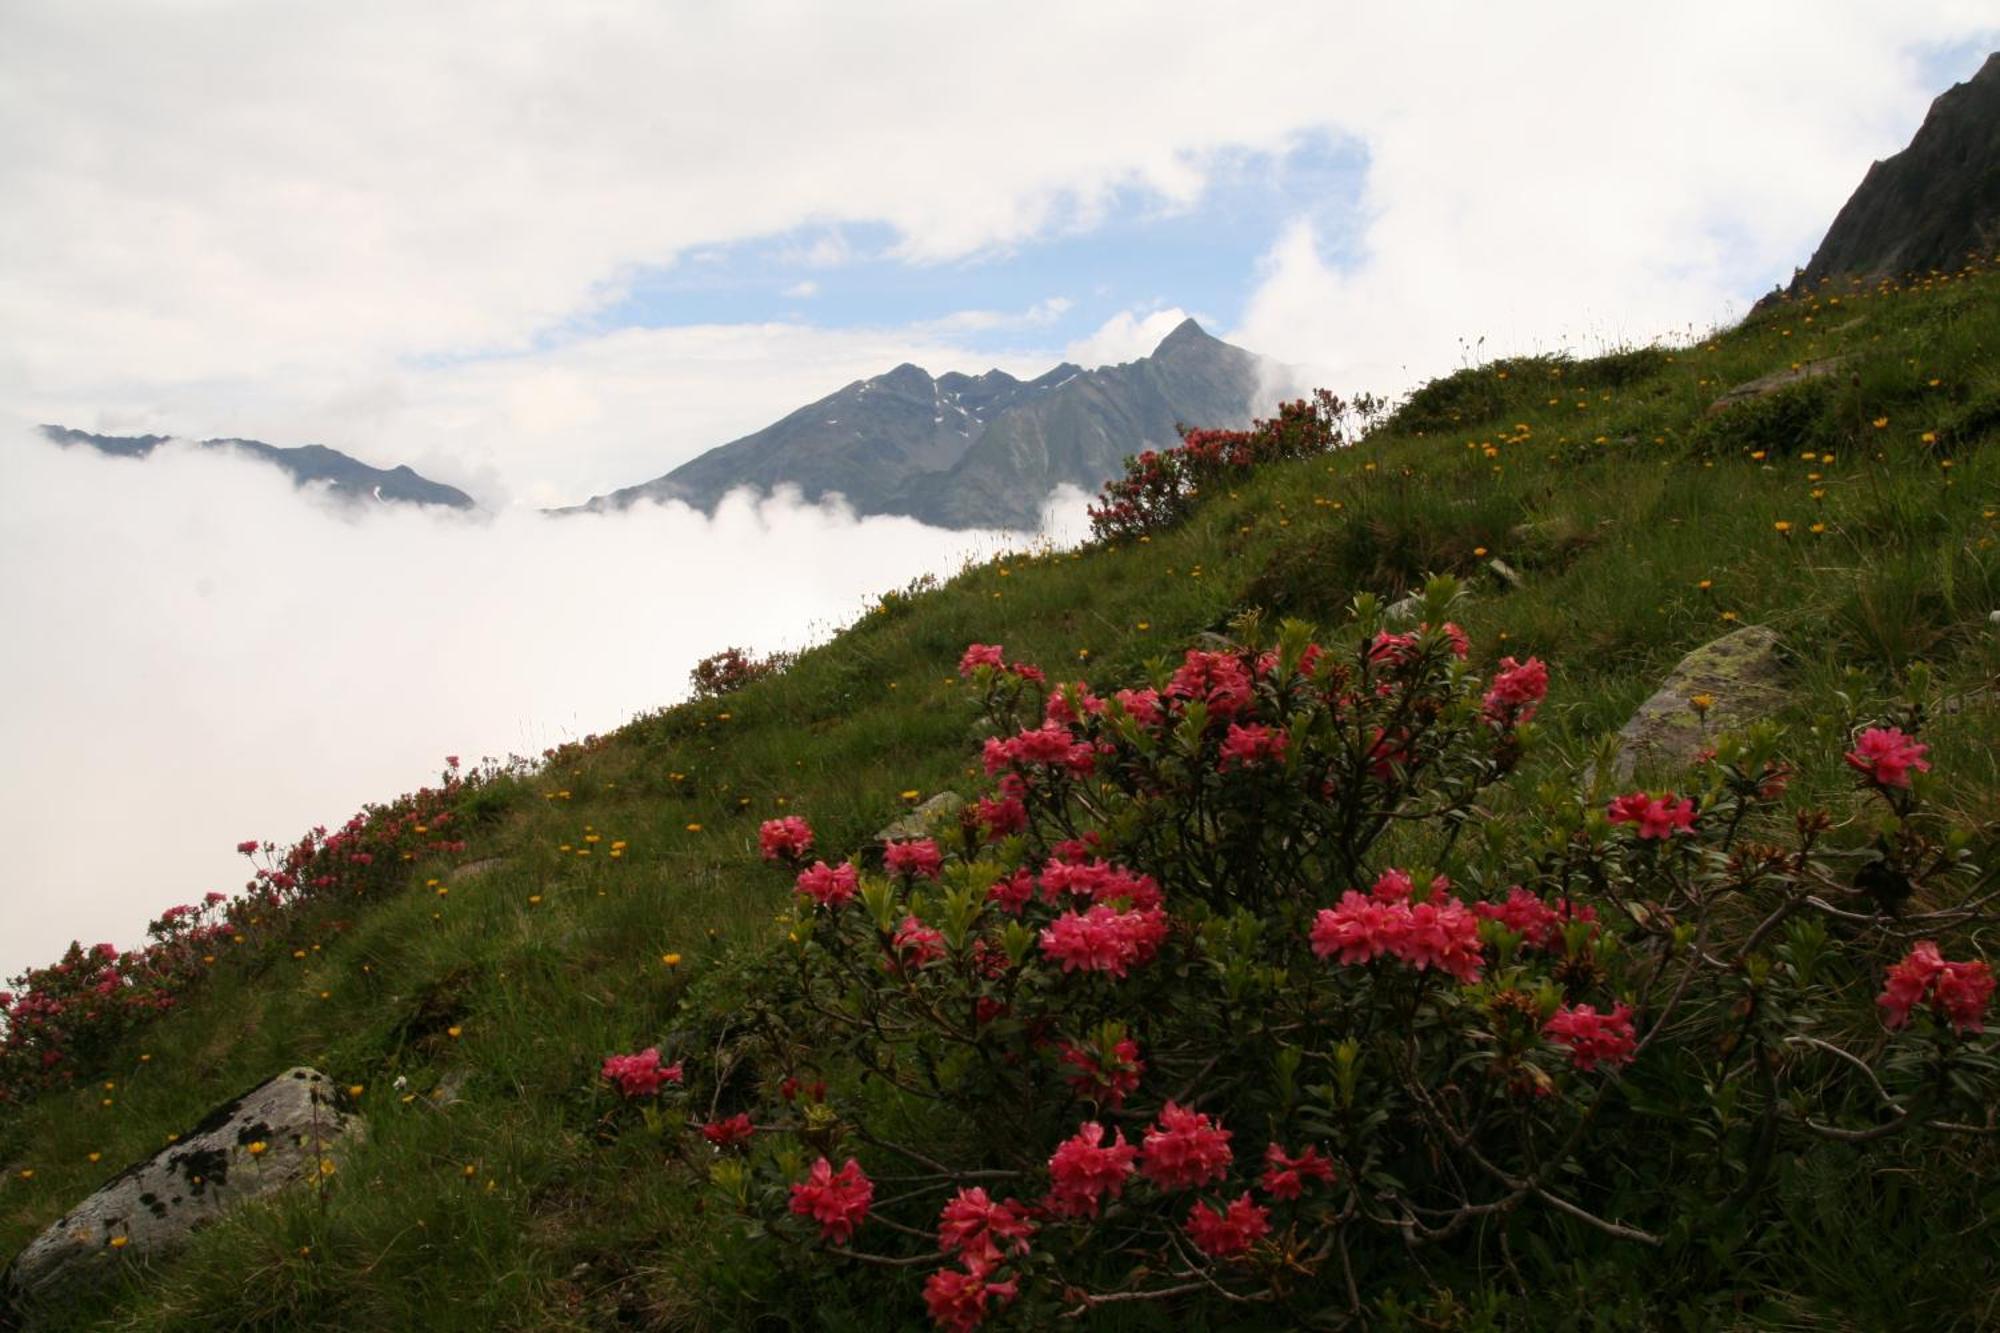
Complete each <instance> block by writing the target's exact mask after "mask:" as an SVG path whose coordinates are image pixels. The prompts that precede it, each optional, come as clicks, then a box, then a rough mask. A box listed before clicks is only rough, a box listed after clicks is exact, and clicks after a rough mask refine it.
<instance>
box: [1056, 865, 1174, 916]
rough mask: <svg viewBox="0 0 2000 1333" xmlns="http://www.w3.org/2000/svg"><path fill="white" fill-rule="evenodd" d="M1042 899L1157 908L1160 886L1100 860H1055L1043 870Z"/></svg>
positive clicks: (1148, 879) (1143, 876)
mask: <svg viewBox="0 0 2000 1333" xmlns="http://www.w3.org/2000/svg"><path fill="white" fill-rule="evenodd" d="M1041 886H1042V896H1043V897H1044V898H1045V899H1047V900H1048V901H1050V902H1059V901H1061V899H1062V897H1063V895H1064V894H1072V895H1075V896H1077V897H1083V898H1089V899H1090V900H1091V901H1092V902H1094V903H1122V904H1124V905H1125V906H1127V907H1136V908H1148V907H1158V906H1159V905H1160V902H1161V894H1160V886H1159V883H1158V881H1156V880H1155V879H1154V878H1153V877H1152V876H1151V875H1141V874H1139V873H1138V872H1136V871H1132V870H1127V869H1125V868H1124V867H1123V866H1117V865H1113V864H1111V863H1110V862H1109V861H1105V860H1103V859H1101V858H1098V857H1090V858H1088V859H1084V858H1081V857H1079V858H1077V859H1075V860H1066V859H1062V858H1060V857H1058V858H1056V859H1052V860H1050V861H1049V862H1047V863H1046V864H1045V865H1043V867H1042V877H1041Z"/></svg>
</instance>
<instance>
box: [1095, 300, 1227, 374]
mask: <svg viewBox="0 0 2000 1333" xmlns="http://www.w3.org/2000/svg"><path fill="white" fill-rule="evenodd" d="M1187 317H1188V313H1187V311H1185V310H1183V309H1181V308H1180V307H1179V306H1168V307H1167V308H1165V309H1164V310H1147V311H1138V310H1121V311H1119V312H1118V313H1117V314H1115V315H1113V316H1112V317H1111V318H1110V319H1107V320H1105V321H1104V323H1102V324H1100V325H1098V327H1097V329H1096V330H1095V331H1094V332H1092V333H1091V334H1089V335H1088V336H1086V337H1082V338H1079V339H1077V340H1076V341H1075V342H1072V343H1071V344H1070V345H1069V346H1068V347H1066V348H1064V349H1063V360H1065V361H1074V362H1076V363H1077V364H1078V365H1080V366H1083V367H1084V368H1086V369H1095V368H1096V367H1098V366H1110V365H1117V364H1118V363H1120V362H1123V361H1136V360H1138V359H1139V358H1140V357H1142V356H1150V355H1152V352H1153V349H1154V348H1155V347H1158V346H1159V345H1160V340H1161V339H1162V338H1165V337H1166V336H1167V335H1168V334H1169V333H1172V332H1173V331H1174V329H1175V328H1176V327H1177V326H1179V324H1180V323H1181V321H1183V320H1185V319H1186V318H1187ZM1257 350H1261V349H1257Z"/></svg>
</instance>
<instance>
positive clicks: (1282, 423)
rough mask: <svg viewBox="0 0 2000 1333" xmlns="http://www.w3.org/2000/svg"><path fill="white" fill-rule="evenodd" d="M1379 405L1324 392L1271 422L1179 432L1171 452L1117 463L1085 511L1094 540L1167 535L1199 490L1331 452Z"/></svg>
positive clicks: (1283, 409) (1284, 409)
mask: <svg viewBox="0 0 2000 1333" xmlns="http://www.w3.org/2000/svg"><path fill="white" fill-rule="evenodd" d="M1386 406H1387V404H1385V403H1384V402H1382V401H1381V400H1380V399H1377V398H1374V397H1372V396H1371V395H1368V394H1361V395H1359V396H1357V397H1356V398H1355V400H1354V401H1353V402H1351V403H1350V402H1348V401H1346V400H1344V399H1342V398H1339V397H1337V396H1335V395H1334V394H1333V393H1331V392H1329V391H1328V390H1325V389H1318V390H1315V391H1314V393H1313V396H1312V397H1311V398H1300V399H1298V400H1296V401H1294V402H1289V403H1284V404H1282V405H1280V407H1279V408H1278V415H1276V416H1275V417H1271V418H1269V419H1268V420H1260V421H1257V422H1254V423H1253V424H1252V425H1251V427H1250V429H1248V430H1205V429H1204V430H1194V429H1189V428H1187V427H1183V428H1182V429H1181V440H1180V443H1179V444H1176V445H1174V446H1172V447H1171V448H1167V449H1147V450H1145V451H1144V452H1142V453H1139V454H1136V455H1134V456H1133V457H1131V458H1128V459H1126V460H1125V473H1124V475H1123V476H1120V477H1113V478H1112V479H1111V480H1110V481H1107V482H1105V483H1104V489H1103V491H1102V492H1101V493H1100V494H1099V495H1098V497H1097V503H1096V504H1094V505H1092V506H1091V508H1090V531H1091V535H1092V536H1094V537H1098V538H1102V539H1107V540H1108V539H1112V538H1117V537H1137V536H1141V535H1143V534H1146V533H1150V532H1157V531H1159V530H1160V529H1162V528H1166V527H1170V526H1172V525H1173V524H1175V523H1178V522H1180V521H1181V520H1182V519H1184V518H1186V517H1187V516H1188V514H1189V513H1191V512H1193V509H1194V506H1195V504H1196V503H1197V502H1198V501H1199V499H1200V497H1201V493H1202V491H1203V490H1204V489H1205V488H1213V487H1215V486H1216V485H1218V484H1226V483H1227V482H1228V481H1229V480H1230V479H1231V478H1233V477H1240V476H1243V475H1245V474H1247V473H1248V472H1250V471H1251V470H1252V469H1254V468H1257V467H1261V466H1263V465H1264V464H1266V463H1277V462H1282V461H1284V460H1286V459H1293V458H1310V457H1312V456H1313V455H1315V454H1323V453H1325V452H1327V451H1328V450H1330V449H1334V448H1338V447H1339V446H1340V445H1342V444H1343V443H1345V442H1346V440H1347V430H1348V427H1349V425H1350V424H1356V423H1357V422H1358V429H1360V430H1363V431H1365V430H1366V429H1367V428H1368V427H1369V426H1370V425H1371V424H1372V423H1373V422H1374V421H1375V420H1376V419H1377V418H1379V417H1380V416H1381V414H1382V412H1383V410H1384V409H1385V408H1386Z"/></svg>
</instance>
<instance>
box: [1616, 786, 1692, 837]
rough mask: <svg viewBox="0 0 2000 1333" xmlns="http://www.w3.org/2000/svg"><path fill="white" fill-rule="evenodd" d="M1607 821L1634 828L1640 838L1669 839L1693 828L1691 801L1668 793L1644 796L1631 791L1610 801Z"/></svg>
mask: <svg viewBox="0 0 2000 1333" xmlns="http://www.w3.org/2000/svg"><path fill="white" fill-rule="evenodd" d="M1611 822H1612V823H1614V824H1633V825H1636V826H1637V828H1636V830H1635V831H1636V832H1637V833H1638V835H1639V836H1640V837H1641V838H1671V837H1672V836H1673V835H1674V834H1675V833H1676V832H1685V831H1686V830H1688V829H1691V828H1693V827H1694V802H1693V801H1690V800H1688V799H1687V798H1686V797H1681V796H1675V795H1673V794H1672V793H1671V792H1669V793H1668V794H1667V795H1665V796H1648V795H1647V794H1646V793H1645V792H1642V791H1635V792H1632V793H1631V794H1629V795H1626V796H1620V797H1618V798H1617V799H1616V800H1614V801H1612V802H1611Z"/></svg>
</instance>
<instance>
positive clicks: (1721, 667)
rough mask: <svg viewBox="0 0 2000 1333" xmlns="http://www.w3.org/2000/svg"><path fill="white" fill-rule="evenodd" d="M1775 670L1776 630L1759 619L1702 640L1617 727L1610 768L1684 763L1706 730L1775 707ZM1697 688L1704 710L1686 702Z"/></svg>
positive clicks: (1778, 663) (1780, 665)
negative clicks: (1705, 701) (1708, 701)
mask: <svg viewBox="0 0 2000 1333" xmlns="http://www.w3.org/2000/svg"><path fill="white" fill-rule="evenodd" d="M1783 676H1784V662H1783V660H1782V658H1781V657H1780V656H1779V651H1778V635H1777V632H1776V631H1775V630H1772V629H1768V628H1766V627H1765V626H1763V625H1745V626H1744V627H1743V628H1742V629H1739V630H1736V631H1735V632H1733V633H1730V634H1725V635H1723V636H1722V637H1721V638H1719V639H1717V640H1715V641H1714V642H1712V643H1706V644H1703V645H1702V646H1701V647H1699V648H1697V649H1695V650H1694V651H1693V652H1691V653H1689V654H1688V655H1687V656H1686V657H1683V658H1682V659H1681V660H1680V665H1678V666H1676V667H1675V668H1674V669H1673V670H1672V671H1671V672H1669V673H1668V675H1667V678H1666V680H1665V681H1663V682H1662V683H1661V685H1660V688H1659V689H1658V690H1657V691H1655V692H1654V694H1653V697H1652V698H1650V699H1648V700H1646V702H1645V703H1643V704H1640V705H1639V711H1637V712H1636V713H1634V714H1632V720H1631V721H1629V722H1627V723H1626V724H1625V725H1624V727H1623V728H1622V729H1620V731H1619V733H1618V747H1619V748H1618V760H1617V763H1616V764H1615V765H1614V766H1613V768H1612V771H1613V773H1614V774H1615V775H1616V776H1617V779H1618V781H1619V782H1621V783H1622V782H1629V781H1631V779H1632V775H1633V774H1634V773H1635V772H1636V771H1637V770H1638V768H1639V766H1640V765H1642V764H1644V765H1648V766H1652V767H1662V766H1667V765H1678V764H1687V763H1689V762H1691V761H1692V760H1693V759H1694V756H1695V754H1696V753H1697V752H1698V751H1700V750H1701V748H1702V747H1703V746H1704V745H1706V744H1707V743H1708V740H1709V738H1710V737H1713V736H1715V735H1716V734H1718V733H1720V732H1724V731H1733V730H1736V729H1738V728H1741V727H1744V726H1747V725H1748V724H1749V723H1751V722H1755V721H1756V720H1758V719H1759V718H1762V717H1766V716H1769V715H1770V714H1771V713H1773V712H1775V711H1777V709H1778V708H1780V707H1781V706H1782V705H1783V704H1784V702H1785V698H1786V694H1785V690H1784V688H1783V686H1782V680H1783ZM1697 695H1706V696H1707V697H1708V698H1709V699H1711V700H1713V702H1712V703H1711V704H1710V705H1709V707H1708V713H1707V716H1706V717H1704V716H1702V715H1701V714H1700V713H1697V712H1696V711H1695V708H1694V705H1693V704H1692V703H1690V702H1689V700H1691V699H1693V698H1694V697H1695V696H1697Z"/></svg>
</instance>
